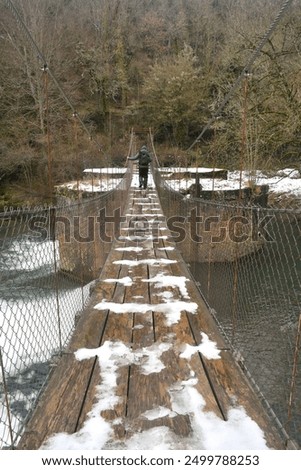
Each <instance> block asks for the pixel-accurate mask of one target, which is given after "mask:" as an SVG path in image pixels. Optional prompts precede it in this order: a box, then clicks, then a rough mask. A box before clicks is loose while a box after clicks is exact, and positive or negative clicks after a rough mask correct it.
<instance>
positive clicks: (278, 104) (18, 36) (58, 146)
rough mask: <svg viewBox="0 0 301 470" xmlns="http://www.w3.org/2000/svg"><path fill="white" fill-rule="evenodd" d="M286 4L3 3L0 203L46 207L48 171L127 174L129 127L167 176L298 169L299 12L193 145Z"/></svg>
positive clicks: (54, 174)
mask: <svg viewBox="0 0 301 470" xmlns="http://www.w3.org/2000/svg"><path fill="white" fill-rule="evenodd" d="M282 4H283V0H252V1H250V0H11V1H6V0H0V111H1V112H0V123H1V125H0V185H1V188H0V198H1V201H2V205H3V204H5V203H7V197H8V196H7V195H8V194H9V193H11V192H12V191H13V192H15V193H18V194H19V197H20V198H21V200H22V201H23V202H24V201H26V200H27V199H30V198H35V197H42V196H43V194H44V193H45V192H47V185H49V180H50V172H51V185H53V184H57V183H60V182H63V181H67V180H70V179H72V178H73V179H74V178H77V177H79V175H81V174H82V171H83V169H84V168H85V167H91V166H97V167H101V166H108V165H120V164H121V165H123V164H124V163H125V156H126V154H127V152H128V145H129V135H130V131H131V129H132V128H133V129H134V130H137V135H138V137H139V136H140V139H143V138H144V136H143V134H139V132H143V131H144V130H145V129H149V128H151V129H152V132H153V135H154V139H155V143H156V148H157V151H158V154H159V156H160V161H161V163H162V164H166V165H172V164H192V163H193V164H195V163H196V164H197V165H202V166H208V165H209V166H210V165H217V166H221V167H223V168H229V169H233V168H234V169H235V168H237V167H238V166H239V165H240V164H241V162H243V166H244V167H246V168H258V169H259V168H260V169H264V170H266V171H270V170H273V169H275V168H279V169H281V168H285V167H293V168H294V167H296V168H298V169H299V166H300V156H299V155H300V143H301V80H300V79H301V6H300V3H299V2H297V1H296V0H293V1H292V3H291V5H290V6H289V8H288V9H287V10H286V11H285V14H284V15H283V17H282V18H281V21H280V23H279V24H278V26H277V28H275V31H274V32H273V34H272V35H271V37H270V38H269V39H268V41H267V42H266V43H265V45H264V46H263V48H262V50H261V51H260V53H259V54H258V57H257V59H256V61H255V62H254V64H253V66H252V69H251V70H250V71H248V72H249V73H248V74H247V75H246V77H245V79H244V80H243V81H242V83H241V85H240V86H239V87H238V88H237V89H236V90H235V93H234V94H233V96H232V97H231V99H230V100H229V102H228V103H227V104H226V106H225V107H224V109H223V110H222V113H221V114H220V115H219V116H217V117H216V119H215V120H214V122H213V123H212V125H211V126H209V127H208V129H207V130H206V132H205V133H204V135H203V136H202V139H201V140H200V142H198V143H197V144H196V145H194V146H193V147H191V144H192V143H193V142H194V141H195V139H196V138H197V137H198V135H199V134H200V133H201V131H202V129H203V128H204V126H206V124H207V123H208V121H210V119H211V117H212V116H213V115H214V113H215V112H216V110H217V109H218V108H219V106H220V104H221V103H222V102H223V100H224V98H225V96H226V95H227V93H228V92H229V91H230V90H231V87H232V86H233V84H234V83H235V81H236V80H237V77H239V75H240V74H241V73H242V71H243V70H244V67H245V64H246V63H247V61H248V59H249V57H250V56H251V54H252V53H253V52H254V50H256V48H257V46H258V44H259V43H260V40H261V38H262V37H263V35H264V34H265V32H266V31H267V30H268V28H269V27H270V25H271V23H272V22H273V21H274V19H275V17H276V15H277V13H278V12H279V10H280V8H281V6H282ZM12 5H13V7H14V8H15V9H16V10H17V11H18V16H16V14H15V13H14V10H13V9H12ZM27 31H28V32H29V33H30V38H32V40H30V39H29V36H28V34H27ZM37 48H38V51H41V53H42V57H43V58H45V59H46V63H43V61H42V60H41V55H40V54H39V53H37ZM49 72H51V73H49ZM70 104H72V106H70ZM78 118H80V119H78ZM50 166H51V169H50ZM0 205H1V204H0Z"/></svg>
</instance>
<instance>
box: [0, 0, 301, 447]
mask: <svg viewBox="0 0 301 470" xmlns="http://www.w3.org/2000/svg"><path fill="white" fill-rule="evenodd" d="M6 3H7V4H8V7H9V8H10V9H11V11H12V13H13V14H14V16H15V17H16V20H17V21H18V23H19V26H20V27H21V29H22V31H23V33H24V35H25V37H26V39H27V41H28V42H29V43H30V45H31V47H32V48H33V49H34V51H35V52H36V54H37V57H38V59H39V60H40V61H41V62H42V64H43V74H44V76H45V81H46V80H47V77H48V76H49V77H50V78H51V79H52V80H53V82H54V84H55V85H56V86H57V88H58V89H59V90H60V92H61V94H62V96H63V98H64V99H65V101H66V103H67V104H68V106H70V108H71V109H72V113H73V117H74V118H75V119H76V120H78V121H79V123H80V125H82V127H83V128H84V129H85V131H86V132H87V133H88V135H89V137H90V132H89V130H88V129H87V128H86V126H85V124H84V122H83V121H82V120H81V118H80V116H79V114H78V112H77V110H76V109H75V108H74V107H73V105H72V103H71V102H70V99H69V98H68V96H67V95H66V93H65V92H64V90H62V88H61V86H60V84H59V83H58V81H57V80H56V78H55V76H54V74H53V72H52V71H51V69H50V68H49V66H48V65H47V60H46V58H45V57H44V56H43V53H42V52H41V51H40V50H39V48H38V46H37V45H36V43H35V41H34V40H33V38H32V37H31V35H30V33H29V31H28V29H27V27H26V25H25V24H24V22H23V21H22V20H21V19H20V15H19V14H18V12H17V10H16V9H15V8H14V6H13V4H12V2H11V1H7V2H6ZM290 3H291V1H289V0H288V1H285V2H284V4H283V6H282V8H281V10H280V12H279V14H278V16H277V17H276V18H275V21H274V22H273V23H272V25H271V27H270V28H269V30H268V31H267V33H266V34H265V36H264V37H263V38H262V40H261V42H260V44H259V46H258V47H257V48H256V50H255V51H254V53H253V54H252V56H251V58H250V60H249V61H248V63H247V65H246V67H245V68H244V70H243V71H242V74H241V75H240V76H239V77H238V79H237V82H236V83H235V84H234V86H233V88H232V89H231V91H230V93H229V94H228V95H227V96H226V97H225V99H224V101H223V103H222V104H221V106H220V107H219V109H218V110H217V112H216V113H215V115H214V116H213V118H212V120H211V121H210V122H209V123H208V125H207V126H206V127H205V128H204V129H203V131H202V133H201V134H200V135H199V136H198V138H197V139H196V141H195V142H194V143H193V144H192V146H194V145H195V144H196V143H197V142H199V141H200V139H201V138H202V135H203V134H204V132H205V130H206V129H207V128H208V127H209V126H210V125H211V124H212V123H213V122H214V121H215V119H217V118H218V115H219V114H220V112H221V111H222V109H223V107H224V106H225V105H226V103H227V102H228V101H229V100H230V98H231V96H232V94H233V93H234V91H235V89H236V88H237V86H238V85H239V84H240V82H241V81H242V80H243V79H244V78H245V76H246V74H247V73H248V71H249V69H250V68H251V66H252V64H253V62H254V61H255V59H256V58H257V56H258V54H259V52H260V50H261V49H262V47H263V45H264V44H265V42H266V41H267V40H268V39H269V37H270V35H271V34H272V32H273V31H274V29H275V27H276V26H277V24H278V23H279V21H280V19H281V17H282V16H283V13H284V11H285V10H286V8H287V7H288V5H289V4H290ZM133 140H134V137H133V134H132V136H131V143H130V148H129V153H128V156H130V155H131V154H132V153H133V149H134V146H133ZM95 143H96V145H97V146H99V144H98V143H97V142H95ZM192 146H191V147H192ZM191 147H190V148H191ZM149 148H151V150H152V153H153V156H154V157H155V158H154V164H153V166H152V179H151V182H150V186H149V187H148V188H147V189H146V190H140V189H139V188H138V181H137V174H136V172H135V167H134V166H133V164H129V165H128V167H127V170H126V171H125V173H124V176H123V178H122V180H121V182H120V184H119V185H118V186H117V187H116V188H115V189H114V190H112V191H108V192H107V193H105V194H101V195H100V196H97V197H91V198H87V199H86V200H84V199H80V198H78V200H75V201H70V200H66V201H64V202H63V203H62V204H60V205H57V206H56V207H41V208H36V209H28V208H24V209H22V210H8V211H7V212H4V213H2V214H1V215H0V222H1V226H0V235H1V242H3V255H2V258H1V263H2V264H1V268H3V269H2V276H3V282H4V285H5V286H6V288H7V287H8V288H9V289H10V292H9V294H8V293H7V291H5V292H4V293H3V294H2V297H1V298H0V313H1V316H0V326H1V329H2V335H1V342H0V367H1V376H2V382H1V389H0V392H1V397H2V406H1V410H0V438H1V444H2V447H3V448H8V447H10V448H18V449H39V448H42V449H60V448H64V449H66V448H68V449H77V448H87V449H90V448H95V449H102V448H103V449H125V448H132V449H137V448H138V449H139V448H144V449H146V448H156V447H158V446H159V445H163V447H164V448H170V449H185V448H188V449H190V448H191V449H199V448H203V449H214V448H216V449H217V448H224V449H227V448H233V447H235V448H241V449H249V448H254V449H265V448H271V449H291V448H297V447H298V445H300V442H299V439H300V433H299V430H300V394H299V393H298V391H299V390H300V386H301V384H300V374H298V373H297V372H298V366H299V365H300V356H299V350H300V337H301V333H300V331H301V317H300V311H301V288H300V275H299V274H300V265H299V259H300V253H299V245H298V242H299V237H300V234H299V223H300V211H299V210H295V209H294V210H291V209H288V210H277V209H272V208H269V207H261V206H260V205H258V204H255V203H254V200H253V201H251V202H250V201H249V203H248V204H243V202H242V200H241V194H240V198H239V201H238V203H237V202H236V203H235V204H229V203H226V202H221V201H216V200H210V201H205V200H204V199H201V198H193V197H192V198H187V197H184V196H183V195H181V194H180V193H179V192H177V191H175V190H173V189H172V188H171V187H170V186H169V185H168V184H167V181H166V180H165V179H164V178H163V176H162V172H161V169H160V166H159V161H158V158H157V156H156V150H155V147H154V142H153V138H152V135H150V138H149ZM189 150H190V149H189ZM49 168H50V178H51V165H49ZM213 174H214V171H213ZM213 177H214V176H213ZM240 190H241V188H240ZM267 224H269V225H268V230H267ZM26 250H27V251H26ZM21 252H22V260H21V255H20V253H21ZM26 252H28V255H27V256H26V255H25V253H26ZM12 260H13V261H12ZM14 263H15V264H14ZM197 264H200V265H201V268H202V269H201V274H200V276H198V275H197V272H196V271H197V269H198V267H197ZM38 271H39V276H38V275H37V272H38ZM41 271H42V273H43V275H41ZM17 273H18V274H20V273H21V277H20V279H21V280H20V281H18V282H20V284H18V288H17V289H13V290H12V292H13V294H12V292H11V279H12V277H11V276H16V274H17ZM260 273H263V274H262V276H261V277H259V274H260ZM199 277H200V278H201V281H200V280H198V279H199ZM95 279H96V281H95ZM92 281H93V284H92V285H91V282H92ZM5 283H6V284H5ZM70 293H71V294H70ZM279 305H280V307H279ZM41 390H42V393H41ZM139 446H140V447H139Z"/></svg>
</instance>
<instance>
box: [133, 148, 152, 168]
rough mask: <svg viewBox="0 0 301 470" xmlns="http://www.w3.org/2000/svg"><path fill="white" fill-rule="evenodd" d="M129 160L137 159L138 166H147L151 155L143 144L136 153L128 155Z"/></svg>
mask: <svg viewBox="0 0 301 470" xmlns="http://www.w3.org/2000/svg"><path fill="white" fill-rule="evenodd" d="M129 160H138V165H139V168H148V165H149V164H150V162H151V161H152V157H151V156H150V154H149V153H148V151H147V148H146V147H145V146H143V147H141V149H140V150H139V152H138V153H137V155H134V156H133V157H129Z"/></svg>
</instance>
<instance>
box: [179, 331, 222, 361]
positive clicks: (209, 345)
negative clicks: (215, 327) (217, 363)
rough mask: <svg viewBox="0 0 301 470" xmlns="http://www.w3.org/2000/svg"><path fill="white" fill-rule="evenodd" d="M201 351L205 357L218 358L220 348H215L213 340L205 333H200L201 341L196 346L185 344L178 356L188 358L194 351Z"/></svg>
mask: <svg viewBox="0 0 301 470" xmlns="http://www.w3.org/2000/svg"><path fill="white" fill-rule="evenodd" d="M197 352H199V353H201V354H202V355H203V356H205V357H206V358H207V359H220V358H221V357H220V350H219V349H217V347H216V343H215V341H211V340H210V339H209V337H208V336H207V335H206V333H202V342H201V344H199V345H198V346H192V345H190V344H186V345H185V348H184V350H183V352H182V353H181V354H180V357H182V358H185V359H190V358H191V356H192V355H193V354H195V353H197Z"/></svg>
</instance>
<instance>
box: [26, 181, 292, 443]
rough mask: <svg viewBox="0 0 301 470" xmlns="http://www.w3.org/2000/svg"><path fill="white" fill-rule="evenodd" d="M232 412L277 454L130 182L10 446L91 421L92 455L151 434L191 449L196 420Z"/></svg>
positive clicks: (269, 430)
mask: <svg viewBox="0 0 301 470" xmlns="http://www.w3.org/2000/svg"><path fill="white" fill-rule="evenodd" d="M206 344H207V345H208V346H209V348H211V350H213V353H212V354H213V357H214V354H215V355H217V358H213V359H212V358H210V355H208V348H207V350H206V347H205V345H206ZM218 356H219V357H218ZM192 403H198V407H197V409H193V408H192ZM242 407H243V409H244V413H245V414H246V415H247V416H248V417H249V418H248V419H250V418H251V419H252V420H253V421H254V422H255V423H256V426H259V428H260V429H261V430H262V432H263V433H264V439H265V441H266V444H267V446H268V447H269V448H274V449H281V448H284V443H283V439H282V438H281V437H280V436H279V434H278V431H277V430H276V429H275V428H274V427H273V425H272V424H271V422H270V420H269V418H268V416H267V415H266V413H265V411H264V409H263V408H262V406H261V404H260V403H259V401H258V399H257V396H256V395H255V393H254V392H253V390H252V388H251V387H250V384H249V383H248V381H247V379H246V377H245V376H244V374H243V373H242V371H241V370H240V368H239V366H238V365H237V364H236V362H235V361H234V359H233V357H232V355H231V352H230V351H229V349H228V347H227V345H226V344H225V342H224V341H223V339H222V337H221V335H220V333H219V331H218V329H217V326H216V323H215V321H214V319H213V318H212V316H211V314H210V312H209V310H208V308H207V306H206V304H205V303H204V301H203V299H202V297H201V295H200V293H199V291H198V289H197V287H196V286H195V284H194V283H193V281H192V280H191V278H190V275H189V272H188V270H187V267H186V265H185V263H184V262H183V259H182V258H181V256H180V254H179V252H178V251H177V250H176V248H175V245H174V243H173V241H172V239H171V237H170V234H169V231H168V229H167V226H166V223H165V221H164V217H163V214H162V211H161V207H160V204H159V200H158V197H157V193H156V190H155V189H152V188H151V189H147V190H146V191H141V190H138V189H137V188H136V187H135V185H134V184H133V185H132V188H131V189H130V193H129V200H128V207H127V216H126V222H125V223H124V224H123V226H122V227H121V236H120V239H119V240H117V241H116V242H115V243H114V245H113V249H112V250H111V252H110V254H109V256H108V259H107V261H106V264H105V266H104V268H103V270H102V273H101V276H100V278H99V280H98V281H97V284H96V287H95V289H94V292H93V295H92V298H91V301H90V304H89V306H88V307H87V309H86V310H85V312H84V314H83V315H82V316H81V318H80V320H79V322H78V325H77V328H76V331H75V333H74V336H73V338H72V341H71V342H70V345H69V348H68V350H67V352H66V354H64V355H63V357H62V358H61V360H60V362H59V364H58V365H57V366H56V368H55V369H54V371H53V373H52V375H51V378H50V380H49V383H48V385H47V387H46V389H45V392H44V393H43V395H42V397H41V399H40V401H39V404H38V406H37V408H36V410H35V412H34V414H33V416H32V417H31V419H30V421H29V422H28V424H27V427H26V429H25V432H24V434H23V436H22V438H21V440H20V443H19V449H38V448H41V446H42V448H48V447H49V444H48V443H49V442H52V446H54V447H55V444H53V443H54V442H55V436H57V435H58V433H66V434H67V435H70V436H74V437H79V436H80V435H81V434H82V435H84V433H85V432H86V428H87V423H88V422H89V420H93V419H94V420H97V419H98V420H99V426H100V428H101V429H102V430H101V434H102V437H101V438H99V439H100V440H99V441H98V443H97V446H98V448H99V449H100V448H104V449H108V448H110V449H118V448H123V447H122V446H123V445H125V443H126V442H127V441H129V440H130V439H131V438H134V437H135V436H137V435H139V434H140V435H141V433H143V432H146V431H147V430H151V429H152V430H155V429H160V432H161V433H162V439H163V440H164V433H165V434H167V435H168V436H169V439H174V444H173V446H174V447H173V448H175V449H176V448H179V449H181V448H182V449H183V448H185V446H186V448H189V445H194V446H197V444H196V443H194V444H191V442H192V441H193V438H192V437H193V436H194V439H195V441H196V442H197V439H199V442H200V447H199V448H200V449H201V448H204V441H206V438H201V437H200V436H198V433H197V431H198V432H201V430H202V424H201V423H202V420H203V421H205V420H206V419H207V418H206V417H208V416H211V417H212V416H214V419H215V420H216V423H220V424H221V423H227V422H228V423H229V421H231V419H232V418H231V413H232V412H233V410H240V412H241V413H243V411H242ZM220 424H218V426H219V425H220ZM104 430H107V432H105V431H104ZM225 432H227V428H226V427H225ZM51 436H54V440H53V439H52V440H50V441H48V439H49V438H50V437H51ZM74 442H75V444H74V443H73V444H72V445H70V447H71V448H74V447H72V446H76V440H75V441H74ZM169 445H170V444H169ZM149 446H150V447H149V448H150V449H151V448H152V447H151V446H152V444H151V442H150V444H149ZM209 447H210V445H209ZM234 447H235V445H234ZM193 448H197V447H193Z"/></svg>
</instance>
